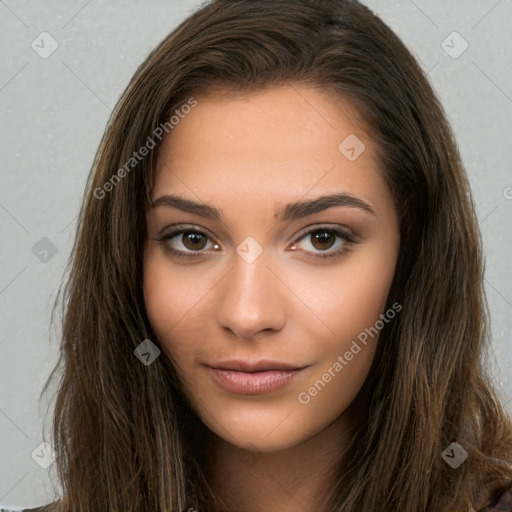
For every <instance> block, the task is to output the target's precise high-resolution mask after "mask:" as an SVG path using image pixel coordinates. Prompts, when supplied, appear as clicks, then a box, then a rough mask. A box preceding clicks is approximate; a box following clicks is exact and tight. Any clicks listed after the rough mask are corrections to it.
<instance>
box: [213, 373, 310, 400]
mask: <svg viewBox="0 0 512 512" xmlns="http://www.w3.org/2000/svg"><path fill="white" fill-rule="evenodd" d="M208 371H209V372H210V375H211V376H212V377H213V379H214V380H215V381H216V382H217V383H218V384H219V385H220V386H221V387H223V388H224V389H226V390H227V391H231V392H232V393H238V394H241V395H259V394H262V393H270V392H271V391H277V390H278V389H281V388H283V387H284V386H286V384H288V383H289V382H290V381H291V380H292V379H293V378H294V377H295V376H296V375H297V374H298V373H299V372H301V371H302V369H297V370H269V371H264V372H253V373H249V372H240V371H235V370H221V369H219V368H210V367H208Z"/></svg>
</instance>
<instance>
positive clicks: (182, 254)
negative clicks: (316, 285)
mask: <svg viewBox="0 0 512 512" xmlns="http://www.w3.org/2000/svg"><path fill="white" fill-rule="evenodd" d="M319 232H327V233H330V234H333V235H335V236H337V237H338V238H341V239H342V240H344V241H345V242H346V243H345V245H343V246H342V247H341V248H339V249H337V250H335V251H332V252H327V251H329V249H326V251H320V252H317V253H315V254H314V256H313V257H315V258H320V259H325V258H335V257H341V256H342V255H343V254H345V253H347V252H348V251H350V250H351V246H350V245H351V244H355V243H358V241H357V239H356V237H355V236H354V235H353V234H351V233H349V232H348V231H343V230H341V229H339V228H331V227H323V226H319V227H315V228H313V229H310V230H309V231H307V232H305V233H303V234H302V235H301V236H300V237H299V238H298V239H297V241H296V242H294V243H293V245H295V244H297V243H298V242H299V241H301V240H303V239H304V238H306V237H307V236H308V235H312V234H314V233H319ZM187 233H197V234H200V235H202V236H204V237H206V238H208V239H213V237H212V236H211V235H210V234H209V233H208V232H206V231H203V230H202V229H198V228H195V227H193V226H183V225H176V226H173V227H172V228H170V229H169V230H167V231H165V232H164V233H162V234H160V235H158V236H156V237H155V238H153V240H155V241H157V242H160V243H163V244H164V245H165V250H166V251H168V252H170V253H171V254H172V255H173V256H175V257H177V258H198V257H201V256H202V255H203V254H204V252H205V251H204V250H203V249H201V250H200V251H188V252H186V251H181V250H176V249H174V248H173V247H171V246H170V245H169V244H166V243H165V242H167V241H168V240H171V239H172V238H175V237H176V236H177V235H182V234H187Z"/></svg>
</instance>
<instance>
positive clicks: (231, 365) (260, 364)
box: [207, 359, 305, 372]
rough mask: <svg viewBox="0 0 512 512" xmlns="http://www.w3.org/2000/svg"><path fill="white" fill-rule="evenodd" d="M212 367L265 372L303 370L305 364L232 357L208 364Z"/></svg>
mask: <svg viewBox="0 0 512 512" xmlns="http://www.w3.org/2000/svg"><path fill="white" fill-rule="evenodd" d="M207 366H209V367H210V368H216V369H219V370H233V371H239V372H264V371H271V370H282V371H285V370H301V369H302V368H305V366H297V365H293V364H289V363H283V362H281V361H270V360H267V359H265V360H263V359H262V360H259V361H249V360H242V359H230V360H229V361H218V362H215V363H211V364H207Z"/></svg>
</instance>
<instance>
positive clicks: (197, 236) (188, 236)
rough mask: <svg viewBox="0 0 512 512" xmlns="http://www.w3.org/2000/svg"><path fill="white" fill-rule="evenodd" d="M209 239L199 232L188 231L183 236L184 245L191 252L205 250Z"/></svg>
mask: <svg viewBox="0 0 512 512" xmlns="http://www.w3.org/2000/svg"><path fill="white" fill-rule="evenodd" d="M206 241H207V238H206V237H205V236H204V235H202V234H201V233H198V232H197V231H186V232H184V233H183V234H182V243H183V245H184V246H185V247H186V248H187V249H190V250H191V251H198V250H201V249H204V247H205V245H206Z"/></svg>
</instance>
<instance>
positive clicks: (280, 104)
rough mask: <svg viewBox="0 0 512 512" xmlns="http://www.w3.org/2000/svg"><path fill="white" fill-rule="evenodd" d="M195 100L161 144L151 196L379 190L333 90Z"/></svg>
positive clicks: (353, 124)
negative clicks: (175, 193)
mask: <svg viewBox="0 0 512 512" xmlns="http://www.w3.org/2000/svg"><path fill="white" fill-rule="evenodd" d="M196 100H197V105H196V106H195V107H194V108H192V109H191V110H190V111H189V113H187V114H183V115H182V116H181V118H180V121H179V123H178V124H177V125H176V126H174V128H173V130H172V131H171V132H170V133H169V134H168V135H167V136H166V138H165V139H164V140H163V143H162V147H161V149H160V152H159V157H158V162H157V170H156V179H155V183H154V190H153V194H152V196H153V198H154V197H155V196H156V195H158V194H159V193H165V192H170V191H171V190H172V191H174V192H179V193H183V194H186V195H189V196H190V194H191V193H196V194H197V195H198V197H201V198H203V197H204V196H205V195H206V196H209V197H213V196H214V195H215V194H216V193H220V192H224V193H230V195H232V194H236V195H237V196H240V195H246V196H251V195H252V196H254V194H255V193H257V192H258V191H260V192H261V193H265V194H266V195H269V194H270V195H272V196H274V199H275V198H276V197H277V198H278V196H279V195H280V194H283V193H284V192H286V193H287V194H288V195H290V197H291V196H297V195H302V194H306V193H307V192H308V190H311V189H312V188H313V187H315V188H320V189H324V190H325V189H329V188H332V187H337V188H338V189H340V187H341V188H346V189H350V192H351V193H356V194H357V193H369V192H371V191H370V190H369V189H372V188H373V189H375V190H374V193H375V192H377V191H378V190H380V191H381V192H382V190H383V187H385V184H384V181H383V179H382V172H381V170H380V168H379V162H378V158H377V148H376V147H375V145H374V143H373V141H372V140H371V138H370V136H369V134H368V133H367V131H368V130H365V129H364V127H365V125H364V124H363V123H362V122H358V121H360V119H361V118H360V116H359V115H358V112H357V110H356V109H355V108H354V107H353V106H352V105H351V104H350V103H348V102H347V101H344V100H342V99H341V98H340V97H338V96H335V95H334V94H333V93H329V92H328V91H326V90H320V89H318V88H315V87H312V86H305V85H298V84H294V85H283V86H280V87H274V88H270V89H266V90H260V91H256V92H248V93H243V94H235V93H233V92H230V91H215V92H212V93H210V94H205V95H200V96H198V97H197V98H196ZM347 150H349V152H348V153H347ZM354 155H355V157H356V158H354Z"/></svg>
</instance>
